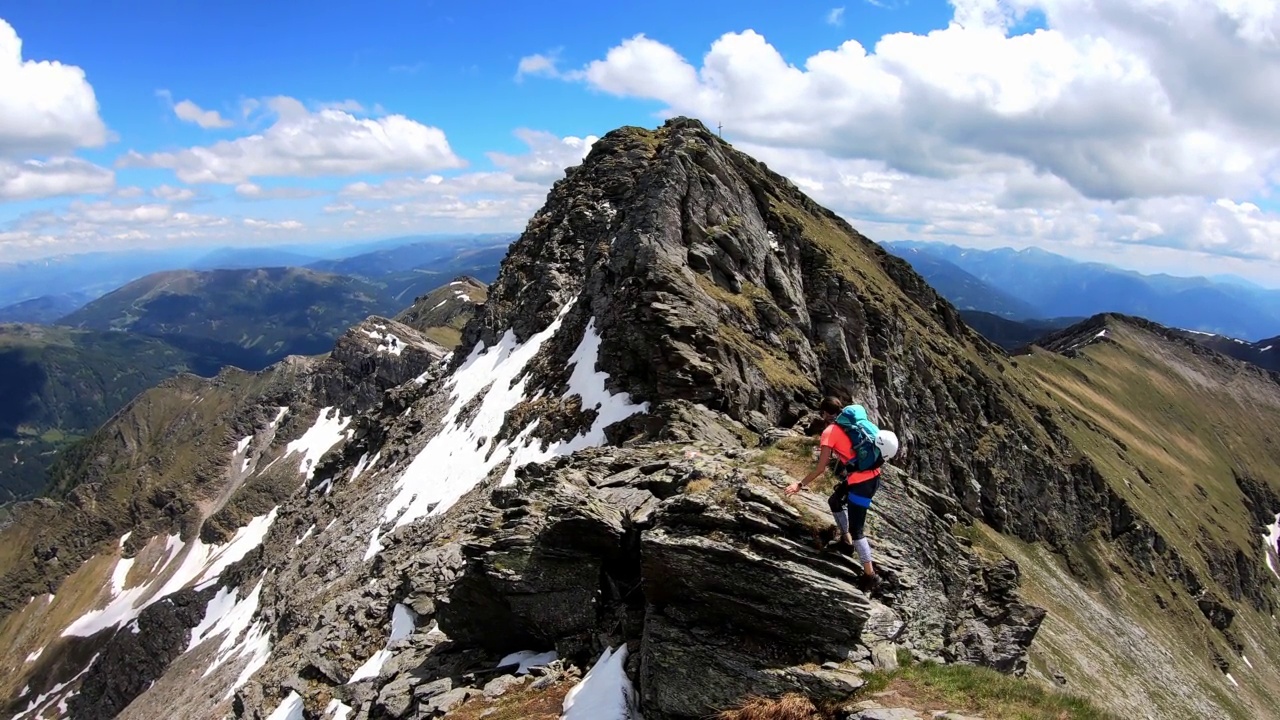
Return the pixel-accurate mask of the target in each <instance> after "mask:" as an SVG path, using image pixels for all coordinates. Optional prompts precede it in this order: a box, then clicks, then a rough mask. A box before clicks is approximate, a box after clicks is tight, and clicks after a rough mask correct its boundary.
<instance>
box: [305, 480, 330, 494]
mask: <svg viewBox="0 0 1280 720" xmlns="http://www.w3.org/2000/svg"><path fill="white" fill-rule="evenodd" d="M322 490H323V492H321V491H322ZM332 490H333V478H325V479H324V482H322V483H320V484H319V485H317V486H316V487H315V489H314V490H312V491H310V492H318V493H320V494H321V495H328V494H329V492H330V491H332ZM310 492H309V493H308V494H310Z"/></svg>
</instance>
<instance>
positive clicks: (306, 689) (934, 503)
mask: <svg viewBox="0 0 1280 720" xmlns="http://www.w3.org/2000/svg"><path fill="white" fill-rule="evenodd" d="M811 456H812V444H811V441H809V440H807V439H805V438H801V437H798V436H788V437H783V438H781V439H780V440H778V442H777V443H775V444H774V445H773V446H771V447H769V448H766V449H750V450H748V449H743V448H724V447H716V446H712V445H710V444H702V445H690V444H680V445H672V444H649V445H644V446H639V447H631V448H597V449H593V450H585V451H582V452H580V453H577V454H575V455H572V456H566V457H561V458H558V459H556V460H553V461H550V462H548V463H545V464H541V465H528V466H525V467H523V468H521V469H520V470H518V471H517V473H516V477H517V481H516V483H515V484H513V485H509V486H499V487H494V488H493V489H492V490H491V492H489V493H478V494H477V496H475V497H473V498H471V499H470V500H469V501H468V502H465V503H464V504H463V505H465V507H464V506H463V505H460V506H459V507H458V508H456V509H455V511H451V512H450V513H448V514H447V515H445V516H444V517H443V518H442V519H441V520H440V521H439V523H438V525H437V527H435V528H434V532H432V533H431V535H432V536H434V537H435V538H437V539H436V540H435V541H434V542H433V543H431V544H430V545H429V546H428V547H425V548H424V547H423V543H422V535H421V528H419V529H417V530H416V531H411V532H396V533H391V534H389V535H388V536H387V537H386V538H383V539H382V540H381V542H382V543H383V545H384V550H383V552H382V553H381V554H380V560H379V561H378V562H377V563H376V567H375V568H373V574H374V580H375V581H374V582H370V584H369V585H368V587H366V588H363V589H362V590H361V591H360V597H359V599H354V598H352V597H350V596H347V597H346V599H344V600H343V601H342V602H341V603H338V604H336V605H334V606H332V607H333V610H332V613H331V615H332V616H331V617H330V616H322V617H321V618H319V619H318V621H317V627H320V628H328V630H326V631H325V632H324V633H320V635H321V636H322V637H318V638H317V639H316V643H314V644H312V647H311V654H310V656H309V657H299V658H296V662H292V661H291V662H289V663H288V665H291V666H293V667H300V668H306V669H304V671H303V672H302V673H300V675H299V677H298V678H295V679H294V680H293V681H289V680H286V681H285V682H284V683H283V685H284V688H286V689H287V690H289V691H293V692H298V693H299V698H300V699H301V700H302V701H304V702H305V704H306V705H307V706H311V707H316V708H324V707H326V706H327V705H329V704H330V703H332V702H335V701H337V702H340V703H342V704H344V705H346V706H348V707H350V708H352V710H353V711H354V712H353V714H352V715H351V717H353V718H357V719H363V718H373V717H396V718H429V717H440V716H443V715H444V714H445V713H446V712H448V711H449V710H452V709H454V708H456V707H459V706H461V705H465V704H466V703H467V702H469V701H470V700H472V699H479V698H484V697H492V696H493V695H494V694H495V693H497V692H499V691H500V690H505V689H509V688H511V687H515V686H517V685H521V684H523V683H525V682H535V683H536V682H542V683H543V684H544V685H549V684H552V683H555V682H558V681H560V680H562V679H563V677H562V676H561V675H560V673H561V670H560V668H561V666H562V665H563V666H577V667H582V668H590V667H592V666H593V665H594V664H595V663H596V661H597V659H598V658H600V657H601V656H602V655H603V654H606V653H610V652H618V651H619V650H620V649H621V648H623V647H625V648H626V650H625V653H626V654H625V656H624V657H625V658H626V666H625V669H626V671H627V675H628V676H629V677H630V678H632V679H633V680H634V682H635V685H636V690H637V691H638V692H637V695H638V698H637V699H636V702H637V704H638V707H639V709H640V710H641V711H642V712H643V716H644V717H645V718H647V719H648V720H674V719H677V718H697V717H705V716H707V715H708V714H711V713H715V712H717V711H720V710H723V709H725V708H727V707H731V706H732V705H734V704H735V703H737V702H739V701H741V700H742V699H743V698H744V697H747V696H749V695H753V694H764V695H771V696H776V695H780V694H783V693H788V692H800V693H803V694H805V695H806V696H808V697H812V698H815V699H823V700H841V701H842V700H846V699H848V698H849V697H850V695H851V694H852V693H853V692H854V691H855V690H857V689H858V688H859V687H861V686H862V684H863V680H862V674H863V673H864V672H867V671H870V670H872V669H874V668H876V667H881V668H892V667H894V666H896V663H897V658H898V652H899V651H900V650H902V651H907V652H910V653H911V654H912V655H913V656H914V657H916V658H919V659H929V660H935V661H940V662H969V663H974V664H978V665H983V666H988V667H992V668H997V669H1000V670H1003V671H1006V672H1014V673H1020V672H1022V670H1023V669H1024V668H1025V664H1026V651H1027V647H1028V645H1029V644H1030V642H1031V640H1032V638H1033V637H1034V636H1035V634H1036V631H1037V629H1038V627H1039V624H1040V622H1041V620H1042V619H1043V617H1044V611H1043V610H1041V609H1040V608H1036V607H1032V606H1029V605H1027V604H1025V603H1023V602H1022V601H1021V600H1020V599H1019V597H1018V590H1017V588H1018V568H1017V566H1016V565H1015V564H1014V563H1013V562H1011V561H1010V560H1008V559H1005V558H989V557H984V556H983V555H980V554H978V553H976V552H975V551H974V550H973V549H971V548H970V547H968V546H967V544H966V542H965V541H964V540H963V538H960V537H957V536H955V535H953V534H952V533H951V526H952V523H953V522H954V515H953V514H952V512H953V510H954V508H953V507H951V503H950V501H948V500H946V499H945V498H943V497H941V496H939V495H936V494H935V493H933V492H932V491H929V490H928V489H926V488H924V487H923V486H921V485H919V484H918V483H916V482H915V481H913V480H911V479H909V478H908V477H906V476H905V475H904V474H902V473H900V472H898V471H896V470H893V469H890V470H889V471H888V472H887V473H886V482H885V485H884V489H883V490H882V492H881V494H880V495H879V496H878V497H877V504H876V509H875V511H874V513H873V517H872V533H870V534H871V536H872V537H874V538H875V552H876V556H877V561H878V563H879V567H880V569H881V574H882V575H883V576H884V582H883V583H882V584H881V586H880V587H879V588H878V589H876V590H875V591H874V592H872V593H871V594H868V593H866V592H864V591H863V590H862V589H860V587H859V579H860V576H861V569H860V565H859V564H858V562H857V558H856V557H847V556H845V555H842V554H840V553H838V552H836V551H834V550H828V549H827V548H826V545H825V539H826V538H828V537H830V536H831V531H832V528H833V527H834V526H832V525H831V523H830V515H829V512H828V511H827V507H826V502H825V496H824V495H822V494H811V493H802V494H800V495H798V496H787V495H786V494H785V493H784V492H783V488H784V487H785V486H786V485H787V484H788V483H789V482H791V478H790V477H789V476H788V475H787V474H786V472H785V471H784V470H783V469H781V466H785V465H787V464H788V463H790V464H792V465H794V464H796V463H808V462H811ZM817 489H818V490H821V489H822V488H817ZM352 616H360V617H363V618H366V619H368V620H370V621H371V622H369V623H368V627H370V630H371V631H372V629H373V628H375V627H379V626H381V627H387V626H390V627H392V628H394V627H396V626H397V624H398V625H399V626H400V628H401V629H400V631H399V632H398V633H396V632H395V631H394V630H393V637H392V638H390V640H389V641H388V640H385V639H384V640H378V639H374V638H367V639H368V640H369V641H370V642H371V643H372V644H377V645H378V646H379V647H385V648H386V650H387V652H388V653H389V654H390V658H389V659H388V660H387V661H386V662H385V663H384V664H382V665H381V667H380V668H378V669H377V670H376V671H375V672H371V673H367V675H368V676H367V677H361V673H359V672H357V673H355V675H356V678H355V681H354V682H351V681H347V682H345V683H343V682H341V679H342V678H348V677H350V676H351V670H350V669H345V668H340V667H338V665H343V664H346V662H347V661H338V662H334V661H333V660H331V659H325V658H324V657H323V656H324V655H325V654H326V653H324V652H321V651H319V650H317V648H320V647H323V646H324V645H325V639H324V637H323V636H331V637H332V638H334V639H336V638H339V637H341V636H342V635H343V634H344V633H345V631H344V630H343V629H342V628H343V624H344V618H349V617H352ZM395 617H399V618H400V621H399V622H397V621H396V620H395V619H394V618H395ZM377 618H381V620H378V619H377ZM387 618H393V619H392V621H391V622H387V621H386V619H387ZM384 643H385V644H384ZM302 652H303V653H304V654H306V653H307V649H306V648H303V649H302ZM521 653H523V655H521ZM519 658H523V661H521V660H520V659H519ZM504 659H506V660H507V663H506V665H507V667H502V665H503V662H502V661H503V660H504ZM528 661H532V662H534V664H538V665H541V666H546V667H543V668H541V669H539V670H537V671H536V672H534V671H531V668H530V667H529V662H528ZM553 661H554V662H553ZM531 672H533V674H537V675H538V677H537V678H536V679H535V678H533V677H532V676H531ZM255 687H260V686H256V685H251V686H250V688H255ZM249 691H250V692H251V693H256V692H261V690H249ZM264 701H265V702H264ZM275 704H276V701H274V700H273V699H270V698H256V699H255V698H247V697H241V698H240V700H239V701H238V702H237V705H238V706H240V707H264V706H265V707H272V706H274V705H275Z"/></svg>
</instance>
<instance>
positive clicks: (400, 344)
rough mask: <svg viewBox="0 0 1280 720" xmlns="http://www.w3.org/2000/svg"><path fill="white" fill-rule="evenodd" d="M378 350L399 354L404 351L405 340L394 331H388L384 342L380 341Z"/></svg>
mask: <svg viewBox="0 0 1280 720" xmlns="http://www.w3.org/2000/svg"><path fill="white" fill-rule="evenodd" d="M378 352H385V353H390V354H391V355H399V354H400V353H402V352H404V341H403V340H401V339H400V338H399V337H398V336H396V335H394V334H392V333H387V334H386V336H385V337H383V339H382V342H380V343H378Z"/></svg>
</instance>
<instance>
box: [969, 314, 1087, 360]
mask: <svg viewBox="0 0 1280 720" xmlns="http://www.w3.org/2000/svg"><path fill="white" fill-rule="evenodd" d="M960 317H961V318H963V319H964V321H965V323H966V324H967V325H968V326H969V327H971V328H973V329H974V330H977V331H978V334H980V335H982V336H983V337H985V338H986V339H988V340H990V341H991V342H993V343H995V344H997V345H999V346H1000V347H1002V348H1004V349H1005V350H1008V351H1010V352H1013V351H1015V350H1017V349H1019V348H1022V347H1025V346H1027V345H1029V344H1031V343H1033V342H1035V341H1036V340H1038V339H1040V338H1041V337H1044V336H1045V335H1047V334H1049V333H1052V332H1054V331H1057V330H1061V329H1063V328H1066V327H1070V326H1071V325H1074V324H1076V323H1078V322H1081V321H1082V320H1084V319H1085V318H1052V319H1049V320H1034V319H1032V320H1010V319H1009V318H1004V317H1000V316H999V315H994V314H992V313H989V312H983V311H981V310H961V311H960Z"/></svg>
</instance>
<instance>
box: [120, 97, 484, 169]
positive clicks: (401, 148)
mask: <svg viewBox="0 0 1280 720" xmlns="http://www.w3.org/2000/svg"><path fill="white" fill-rule="evenodd" d="M263 105H264V106H265V107H266V108H267V109H268V110H269V111H270V112H271V113H272V114H273V115H274V117H275V121H274V123H273V124H272V125H271V126H270V127H269V128H267V129H266V130H265V131H263V132H262V133H258V134H254V135H248V136H245V137H241V138H238V139H236V140H226V141H222V142H218V143H214V144H213V145H206V146H201V147H193V148H188V149H185V150H179V151H176V152H158V153H152V154H149V155H143V154H140V153H138V152H135V151H130V152H129V153H128V154H126V155H125V156H124V157H122V158H121V159H120V160H119V161H118V164H119V165H121V166H122V167H158V168H169V169H171V170H173V171H174V172H175V173H176V174H177V176H178V178H179V179H180V180H182V181H183V182H187V183H206V182H212V183H226V184H239V183H245V182H248V181H250V180H251V179H252V178H255V177H272V176H276V177H278V176H295V177H319V176H325V175H352V174H358V173H386V172H412V171H423V170H438V169H446V168H457V167H461V166H463V165H464V163H463V161H462V160H461V159H460V158H459V157H458V156H457V155H455V154H454V153H453V150H452V148H450V146H449V142H448V140H446V139H445V135H444V132H443V131H441V130H440V129H438V128H434V127H429V126H426V125H423V124H421V123H419V122H417V121H414V120H411V119H409V118H407V117H405V116H403V115H387V116H384V117H380V118H377V119H372V118H357V117H355V116H354V115H352V114H351V113H350V112H348V111H347V110H344V109H338V108H336V107H328V108H321V109H318V110H315V111H312V110H308V109H307V108H306V106H304V105H303V104H302V103H301V102H299V101H298V100H295V99H293V98H288V97H274V98H271V99H269V100H266V101H265V102H264V103H263ZM245 107H246V113H249V112H252V111H253V110H254V109H256V107H257V106H249V105H246V106H245ZM344 107H348V108H349V107H350V105H349V104H347V105H344Z"/></svg>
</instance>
